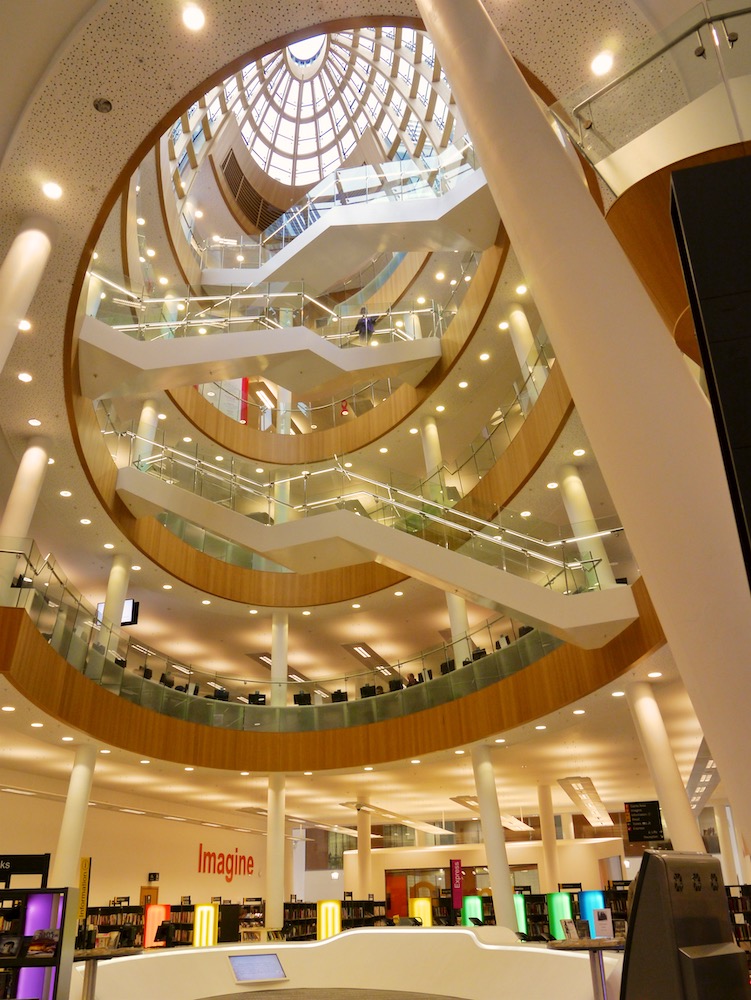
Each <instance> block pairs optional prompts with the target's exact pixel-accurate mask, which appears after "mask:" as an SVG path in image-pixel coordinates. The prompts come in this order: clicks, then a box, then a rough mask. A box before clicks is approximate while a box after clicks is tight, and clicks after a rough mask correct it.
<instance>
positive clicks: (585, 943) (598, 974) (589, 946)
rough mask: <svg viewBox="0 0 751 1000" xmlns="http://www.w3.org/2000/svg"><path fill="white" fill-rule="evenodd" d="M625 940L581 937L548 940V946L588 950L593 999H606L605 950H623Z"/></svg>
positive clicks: (569, 949)
mask: <svg viewBox="0 0 751 1000" xmlns="http://www.w3.org/2000/svg"><path fill="white" fill-rule="evenodd" d="M625 947H626V942H625V940H623V939H621V938H590V939H587V938H583V939H581V940H580V941H548V948H552V949H554V950H555V951H587V952H589V969H590V972H591V973H592V995H593V997H594V1000H608V984H607V981H606V978H605V962H604V961H603V955H604V953H605V952H606V951H623V949H624V948H625Z"/></svg>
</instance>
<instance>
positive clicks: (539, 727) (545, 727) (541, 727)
mask: <svg viewBox="0 0 751 1000" xmlns="http://www.w3.org/2000/svg"><path fill="white" fill-rule="evenodd" d="M547 728H548V727H547V726H543V725H540V726H535V729H547Z"/></svg>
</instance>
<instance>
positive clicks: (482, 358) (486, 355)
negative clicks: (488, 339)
mask: <svg viewBox="0 0 751 1000" xmlns="http://www.w3.org/2000/svg"><path fill="white" fill-rule="evenodd" d="M489 358H490V355H489V354H481V355H480V361H487V360H488V359H489Z"/></svg>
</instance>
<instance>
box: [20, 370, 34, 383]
mask: <svg viewBox="0 0 751 1000" xmlns="http://www.w3.org/2000/svg"><path fill="white" fill-rule="evenodd" d="M31 380H32V376H31V375H29V373H28V372H19V373H18V381H19V382H31Z"/></svg>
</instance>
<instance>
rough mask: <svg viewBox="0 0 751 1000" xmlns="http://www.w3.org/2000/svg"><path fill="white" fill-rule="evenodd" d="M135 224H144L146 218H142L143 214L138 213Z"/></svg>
mask: <svg viewBox="0 0 751 1000" xmlns="http://www.w3.org/2000/svg"><path fill="white" fill-rule="evenodd" d="M136 225H137V226H145V225H146V219H144V218H143V216H141V215H139V216H138V218H137V219H136Z"/></svg>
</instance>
